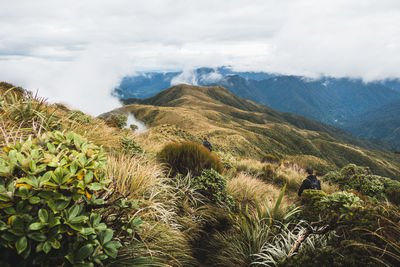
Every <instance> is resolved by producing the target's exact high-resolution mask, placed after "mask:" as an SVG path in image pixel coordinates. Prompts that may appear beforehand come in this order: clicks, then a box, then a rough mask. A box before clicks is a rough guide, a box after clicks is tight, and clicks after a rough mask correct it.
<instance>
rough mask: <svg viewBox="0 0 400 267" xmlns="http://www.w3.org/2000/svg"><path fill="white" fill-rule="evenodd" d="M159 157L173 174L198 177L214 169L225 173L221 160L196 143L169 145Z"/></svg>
mask: <svg viewBox="0 0 400 267" xmlns="http://www.w3.org/2000/svg"><path fill="white" fill-rule="evenodd" d="M158 157H159V159H160V160H161V161H162V162H164V163H166V164H168V167H170V168H171V171H172V173H173V174H176V173H181V174H184V175H186V174H187V173H189V172H190V173H191V174H193V175H195V176H198V175H200V174H201V172H202V171H203V170H204V169H214V170H215V171H217V172H218V173H222V171H223V166H222V162H221V160H220V159H219V158H218V157H217V156H216V155H214V154H213V153H211V152H210V151H208V149H207V148H205V147H203V146H202V145H199V144H196V143H194V142H183V143H171V144H168V145H166V146H165V147H164V148H163V149H162V150H161V151H160V152H159V154H158Z"/></svg>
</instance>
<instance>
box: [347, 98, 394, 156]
mask: <svg viewBox="0 0 400 267" xmlns="http://www.w3.org/2000/svg"><path fill="white" fill-rule="evenodd" d="M399 114H400V101H399V100H397V101H394V102H391V103H389V104H386V105H383V106H381V107H379V108H374V109H371V110H368V111H367V112H363V113H361V114H357V115H356V116H354V117H353V118H351V119H350V120H349V121H348V122H347V123H346V124H345V125H344V126H343V128H344V129H346V130H347V131H348V132H350V133H352V134H353V135H355V136H357V137H359V138H378V139H382V140H385V141H387V142H390V143H391V144H393V145H395V146H396V147H397V149H399V148H400V117H399Z"/></svg>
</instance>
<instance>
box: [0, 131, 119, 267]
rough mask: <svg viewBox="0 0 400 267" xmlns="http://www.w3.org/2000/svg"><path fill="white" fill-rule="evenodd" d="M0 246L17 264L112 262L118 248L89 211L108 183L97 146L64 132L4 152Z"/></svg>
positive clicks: (0, 168) (98, 217)
mask: <svg viewBox="0 0 400 267" xmlns="http://www.w3.org/2000/svg"><path fill="white" fill-rule="evenodd" d="M4 150H5V151H6V153H5V154H2V155H1V157H0V247H2V252H3V253H5V255H7V258H4V254H3V257H2V259H7V262H9V263H12V264H13V265H14V266H17V265H24V264H28V265H30V266H31V265H45V266H56V265H62V264H67V263H70V264H71V265H82V264H83V265H85V266H88V265H90V264H93V263H94V262H96V263H101V262H102V261H104V260H105V259H107V258H108V257H112V258H115V257H116V256H117V252H118V248H119V247H120V246H121V244H120V243H119V242H117V241H112V239H113V230H111V229H108V227H107V225H106V224H105V223H103V222H101V220H102V218H101V215H100V214H99V213H95V212H92V209H93V208H90V206H93V205H99V204H102V203H103V200H102V199H96V198H95V197H94V196H93V194H94V193H95V192H98V191H101V190H104V189H105V188H106V185H107V184H108V183H109V182H110V181H107V180H106V179H105V178H104V177H105V171H104V168H105V162H106V158H105V156H104V154H103V151H102V149H101V148H100V147H98V146H95V145H93V144H90V143H88V142H87V140H85V139H84V138H82V137H81V136H79V135H76V134H74V133H73V132H69V133H67V134H62V133H60V132H49V133H46V134H44V135H42V136H40V137H39V138H38V139H35V140H34V141H25V142H22V143H17V144H15V145H12V146H10V147H4Z"/></svg>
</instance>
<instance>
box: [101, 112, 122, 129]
mask: <svg viewBox="0 0 400 267" xmlns="http://www.w3.org/2000/svg"><path fill="white" fill-rule="evenodd" d="M104 120H105V122H106V124H107V125H108V126H110V127H116V128H119V129H122V128H124V127H125V126H126V123H127V121H128V117H127V116H126V115H124V114H112V115H111V116H109V117H107V118H105V119H104Z"/></svg>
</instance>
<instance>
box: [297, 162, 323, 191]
mask: <svg viewBox="0 0 400 267" xmlns="http://www.w3.org/2000/svg"><path fill="white" fill-rule="evenodd" d="M306 172H307V173H308V176H307V178H306V179H304V181H303V183H302V184H301V186H300V188H299V192H298V195H299V197H300V196H301V194H302V193H303V191H304V190H306V189H316V190H321V183H320V181H319V180H318V179H317V176H315V175H313V173H314V170H313V169H312V168H307V169H306Z"/></svg>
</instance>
